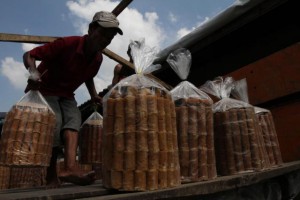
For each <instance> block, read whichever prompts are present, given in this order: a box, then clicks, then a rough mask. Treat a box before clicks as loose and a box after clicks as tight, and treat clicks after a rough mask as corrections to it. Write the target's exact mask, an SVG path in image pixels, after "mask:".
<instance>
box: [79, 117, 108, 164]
mask: <svg viewBox="0 0 300 200" xmlns="http://www.w3.org/2000/svg"><path fill="white" fill-rule="evenodd" d="M102 125H103V118H102V116H101V115H100V113H98V112H96V111H95V112H93V113H92V114H91V116H89V118H88V119H87V120H85V122H84V123H83V124H82V126H81V128H80V142H79V149H80V162H81V163H83V164H93V163H102V155H101V148H102V128H103V126H102Z"/></svg>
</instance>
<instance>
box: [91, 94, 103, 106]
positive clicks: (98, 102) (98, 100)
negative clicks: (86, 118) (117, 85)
mask: <svg viewBox="0 0 300 200" xmlns="http://www.w3.org/2000/svg"><path fill="white" fill-rule="evenodd" d="M91 100H92V102H93V103H94V104H96V105H100V106H102V98H101V97H100V96H98V95H97V96H94V97H92V99H91Z"/></svg>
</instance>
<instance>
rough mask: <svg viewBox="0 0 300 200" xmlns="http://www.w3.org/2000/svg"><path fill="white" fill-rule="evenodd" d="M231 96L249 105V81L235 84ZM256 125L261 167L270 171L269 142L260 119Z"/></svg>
mask: <svg viewBox="0 0 300 200" xmlns="http://www.w3.org/2000/svg"><path fill="white" fill-rule="evenodd" d="M231 96H232V98H234V99H237V100H240V101H243V102H246V103H249V97H248V86H247V81H246V79H245V78H244V79H241V80H238V81H234V82H233V87H232V90H231ZM254 110H255V107H254ZM256 117H257V116H256ZM255 125H256V126H257V138H258V142H259V143H258V147H259V153H260V158H261V166H262V169H269V168H270V166H271V164H272V160H270V156H269V153H268V151H269V141H267V140H266V137H265V136H264V134H263V130H262V127H261V126H260V122H259V120H258V118H256V123H255Z"/></svg>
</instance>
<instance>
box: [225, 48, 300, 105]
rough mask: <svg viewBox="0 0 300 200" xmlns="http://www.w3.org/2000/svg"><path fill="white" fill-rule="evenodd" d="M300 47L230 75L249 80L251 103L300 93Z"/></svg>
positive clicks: (279, 53)
mask: <svg viewBox="0 0 300 200" xmlns="http://www.w3.org/2000/svg"><path fill="white" fill-rule="evenodd" d="M299 55H300V44H299V43H296V44H294V45H292V46H290V47H288V48H285V49H283V50H281V51H278V52H276V53H274V54H272V55H270V56H267V57H265V58H263V59H261V60H259V61H257V62H254V63H252V64H249V65H246V66H245V67H243V68H240V69H239V70H236V71H234V72H232V73H229V74H227V75H226V76H232V77H233V78H234V79H235V80H239V79H242V78H246V79H247V84H248V94H249V100H250V103H251V104H253V105H257V104H261V103H265V102H267V101H270V100H274V99H277V98H280V97H283V96H286V95H289V94H293V93H295V92H299V91H300V56H299Z"/></svg>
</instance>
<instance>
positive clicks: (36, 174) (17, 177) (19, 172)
mask: <svg viewBox="0 0 300 200" xmlns="http://www.w3.org/2000/svg"><path fill="white" fill-rule="evenodd" d="M46 174H47V167H20V166H18V167H16V166H12V167H10V181H9V189H13V188H36V187H41V186H45V185H46Z"/></svg>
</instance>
